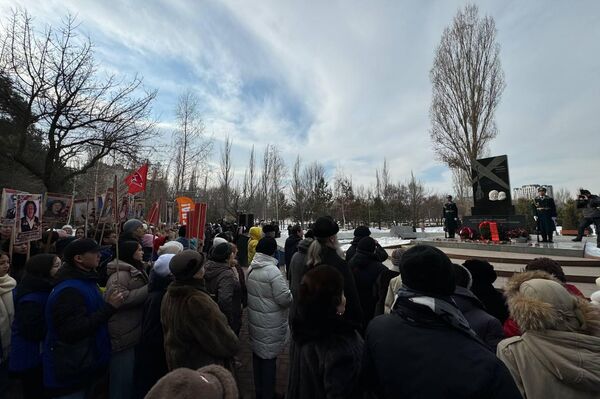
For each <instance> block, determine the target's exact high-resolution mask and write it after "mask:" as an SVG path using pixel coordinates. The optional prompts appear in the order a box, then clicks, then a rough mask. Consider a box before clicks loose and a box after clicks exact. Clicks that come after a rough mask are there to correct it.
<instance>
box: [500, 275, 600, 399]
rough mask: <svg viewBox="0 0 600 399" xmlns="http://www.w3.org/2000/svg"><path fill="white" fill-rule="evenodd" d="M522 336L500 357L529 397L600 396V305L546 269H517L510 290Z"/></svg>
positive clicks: (573, 398)
mask: <svg viewBox="0 0 600 399" xmlns="http://www.w3.org/2000/svg"><path fill="white" fill-rule="evenodd" d="M505 295H506V296H507V299H508V307H509V310H510V315H511V318H512V319H513V320H514V321H515V322H516V323H517V324H518V325H519V327H520V328H521V330H522V331H523V335H521V336H517V337H513V338H509V339H505V340H503V341H501V342H500V344H498V351H497V354H498V357H499V358H500V359H501V360H502V361H503V362H504V363H505V364H506V366H507V367H508V369H509V370H510V372H511V374H512V376H513V378H514V379H515V382H516V383H517V386H518V387H519V389H520V390H521V393H522V394H523V396H524V397H525V398H533V399H536V398H569V399H588V398H589V399H592V398H598V397H600V310H599V309H597V308H595V307H594V306H593V305H591V304H589V303H588V302H586V301H585V300H583V299H581V298H577V297H575V296H573V295H571V294H569V292H568V291H567V290H566V289H565V288H564V287H563V286H562V284H561V283H560V282H559V281H557V280H556V279H554V278H553V277H552V276H550V275H549V274H547V273H545V272H542V271H535V272H527V273H520V274H516V275H515V276H513V277H512V278H511V280H510V281H509V282H508V284H507V286H506V290H505Z"/></svg>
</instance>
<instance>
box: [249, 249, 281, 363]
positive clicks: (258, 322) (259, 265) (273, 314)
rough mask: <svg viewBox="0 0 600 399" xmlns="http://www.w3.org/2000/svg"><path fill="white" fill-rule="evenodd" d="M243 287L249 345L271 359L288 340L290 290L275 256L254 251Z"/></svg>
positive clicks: (263, 357) (258, 353)
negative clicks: (246, 295) (245, 299)
mask: <svg viewBox="0 0 600 399" xmlns="http://www.w3.org/2000/svg"><path fill="white" fill-rule="evenodd" d="M246 288H247V289H248V327H249V331H250V346H251V348H252V351H253V352H254V353H255V354H256V355H257V356H258V357H260V358H262V359H274V358H276V357H277V356H278V355H279V354H280V353H281V352H282V351H283V349H284V347H285V345H286V343H287V340H288V336H289V329H288V308H289V307H290V305H291V304H292V293H291V291H290V288H289V286H288V283H287V281H286V279H285V277H284V276H283V274H282V273H281V271H280V270H279V268H278V267H277V259H275V258H273V257H271V256H268V255H265V254H262V253H259V252H257V253H256V255H255V256H254V259H253V260H252V263H251V264H250V270H249V272H248V281H247V282H246Z"/></svg>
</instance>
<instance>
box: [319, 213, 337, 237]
mask: <svg viewBox="0 0 600 399" xmlns="http://www.w3.org/2000/svg"><path fill="white" fill-rule="evenodd" d="M338 231H340V226H338V224H337V223H336V222H335V221H334V220H333V218H332V217H331V216H320V217H318V218H317V220H316V221H315V223H314V224H313V232H314V233H315V237H319V238H325V237H331V236H334V235H336V234H337V233H338Z"/></svg>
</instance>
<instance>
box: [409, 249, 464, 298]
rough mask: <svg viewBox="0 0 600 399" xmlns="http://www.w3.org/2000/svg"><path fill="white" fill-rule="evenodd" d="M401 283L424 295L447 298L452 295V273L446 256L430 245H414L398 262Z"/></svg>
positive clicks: (453, 284)
mask: <svg viewBox="0 0 600 399" xmlns="http://www.w3.org/2000/svg"><path fill="white" fill-rule="evenodd" d="M400 275H401V276H402V283H403V284H404V285H406V286H407V287H408V288H410V289H413V290H415V291H419V292H422V293H425V294H432V295H440V296H449V295H452V293H454V289H455V283H454V272H453V270H452V262H451V261H450V258H448V255H446V254H445V253H443V252H442V251H441V250H439V249H438V248H436V247H432V246H430V245H416V246H414V247H412V248H410V249H409V250H408V251H406V252H405V253H404V255H403V256H402V260H401V261H400Z"/></svg>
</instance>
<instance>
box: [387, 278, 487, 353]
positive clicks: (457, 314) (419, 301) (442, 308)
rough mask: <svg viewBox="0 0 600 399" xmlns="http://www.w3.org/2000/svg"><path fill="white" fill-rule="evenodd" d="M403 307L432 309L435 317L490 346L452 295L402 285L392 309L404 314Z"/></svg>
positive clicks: (418, 309) (419, 309)
mask: <svg viewBox="0 0 600 399" xmlns="http://www.w3.org/2000/svg"><path fill="white" fill-rule="evenodd" d="M403 307H405V308H408V309H411V310H415V311H419V312H422V310H423V308H426V309H428V310H429V311H431V313H432V316H433V317H434V318H435V319H437V320H440V321H442V322H443V323H444V324H446V325H448V326H450V327H452V328H453V329H455V330H458V331H460V332H461V333H463V334H465V335H467V336H469V337H470V338H473V339H475V340H476V341H477V342H479V343H480V344H481V345H483V346H484V347H486V348H488V346H487V345H486V344H485V343H484V342H483V341H481V339H480V338H479V336H478V335H477V333H475V331H473V330H472V329H471V326H470V325H469V322H468V321H467V319H465V316H463V314H462V313H461V311H460V310H459V309H458V307H456V305H455V304H454V301H453V300H452V298H450V297H448V298H447V299H442V298H436V297H433V296H428V295H425V294H422V293H420V292H418V291H413V290H411V289H410V288H407V287H405V286H402V288H400V289H399V290H398V293H397V294H396V301H395V302H394V305H393V306H392V309H393V310H395V311H398V312H400V314H403V313H404V312H403V310H402V308H403ZM488 349H489V348H488Z"/></svg>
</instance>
